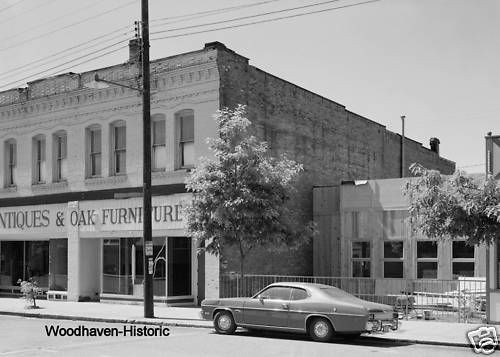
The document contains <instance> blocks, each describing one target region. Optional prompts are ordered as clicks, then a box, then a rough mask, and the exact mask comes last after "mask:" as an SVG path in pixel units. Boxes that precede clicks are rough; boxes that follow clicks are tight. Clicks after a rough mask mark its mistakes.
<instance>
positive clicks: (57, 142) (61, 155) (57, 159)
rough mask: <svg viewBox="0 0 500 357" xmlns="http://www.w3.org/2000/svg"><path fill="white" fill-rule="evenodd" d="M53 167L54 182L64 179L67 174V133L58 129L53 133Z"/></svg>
mask: <svg viewBox="0 0 500 357" xmlns="http://www.w3.org/2000/svg"><path fill="white" fill-rule="evenodd" d="M53 145H54V146H53V153H54V154H53V167H54V172H53V174H54V182H60V181H64V180H66V178H67V174H68V160H67V154H66V152H67V135H66V132H65V131H58V132H57V133H55V134H54V135H53Z"/></svg>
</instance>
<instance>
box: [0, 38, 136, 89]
mask: <svg viewBox="0 0 500 357" xmlns="http://www.w3.org/2000/svg"><path fill="white" fill-rule="evenodd" d="M123 42H124V41H120V42H116V43H114V44H112V45H109V46H106V47H104V48H101V49H99V50H96V51H93V52H90V53H88V54H86V55H83V56H80V57H77V58H74V59H72V60H70V61H67V62H64V63H61V64H59V65H57V66H54V67H51V68H48V69H46V70H43V71H40V72H37V73H33V74H31V75H29V76H27V77H24V78H20V79H18V80H16V81H13V82H10V83H6V84H4V85H0V89H1V88H9V87H10V86H12V85H14V84H16V83H20V82H23V81H25V80H27V79H30V78H33V77H35V76H39V75H41V74H46V73H47V72H50V71H51V70H53V69H56V68H59V67H61V66H64V65H66V64H70V63H72V62H75V61H78V60H79V59H82V58H85V57H88V56H91V55H93V54H96V53H98V52H101V51H104V50H107V49H109V48H111V47H114V46H116V45H118V44H121V43H123ZM127 47H128V44H127V45H124V46H121V47H119V48H117V49H115V50H112V51H109V52H105V53H103V54H101V55H99V56H96V57H93V58H90V59H88V60H85V61H83V62H79V63H76V64H73V65H72V66H70V67H66V68H64V69H60V70H58V71H57V72H54V73H51V74H48V75H47V76H49V77H50V76H53V75H56V74H58V73H62V72H64V71H66V70H69V69H72V68H74V67H75V66H79V65H81V64H84V63H87V62H90V61H93V60H95V59H99V58H102V57H104V56H106V55H108V54H111V53H114V52H117V51H119V50H121V49H123V48H127ZM1 90H3V89H1Z"/></svg>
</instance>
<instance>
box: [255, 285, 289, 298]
mask: <svg viewBox="0 0 500 357" xmlns="http://www.w3.org/2000/svg"><path fill="white" fill-rule="evenodd" d="M291 290H292V289H291V288H287V287H286V286H273V287H272V288H269V289H267V290H265V291H264V292H262V293H261V294H260V296H261V297H263V298H264V299H269V300H290V294H291Z"/></svg>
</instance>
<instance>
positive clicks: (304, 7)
mask: <svg viewBox="0 0 500 357" xmlns="http://www.w3.org/2000/svg"><path fill="white" fill-rule="evenodd" d="M339 1H341V0H328V1H323V2H318V3H314V4H309V5H304V6H297V7H291V8H288V9H281V10H276V11H269V12H263V13H260V14H255V15H248V16H241V17H235V18H233V19H229V20H221V21H215V22H207V23H204V24H199V25H191V26H185V27H178V28H175V29H168V30H162V31H156V32H151V34H152V35H155V34H159V33H165V32H172V31H180V30H187V29H191V28H197V27H202V26H211V25H218V24H224V23H227V22H234V21H239V20H246V19H252V18H256V17H262V16H267V15H273V14H279V13H283V12H289V11H295V10H302V9H306V8H310V7H316V6H321V5H325V4H331V3H334V2H339Z"/></svg>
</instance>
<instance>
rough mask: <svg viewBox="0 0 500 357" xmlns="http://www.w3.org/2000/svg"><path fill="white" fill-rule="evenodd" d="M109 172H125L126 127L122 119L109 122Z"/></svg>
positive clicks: (119, 173) (116, 173) (122, 173)
mask: <svg viewBox="0 0 500 357" xmlns="http://www.w3.org/2000/svg"><path fill="white" fill-rule="evenodd" d="M110 129H111V130H110V134H111V140H110V142H111V155H112V157H111V174H112V175H124V174H126V173H127V166H126V164H127V127H126V123H125V121H124V120H119V121H116V122H114V123H112V124H111V127H110Z"/></svg>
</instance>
